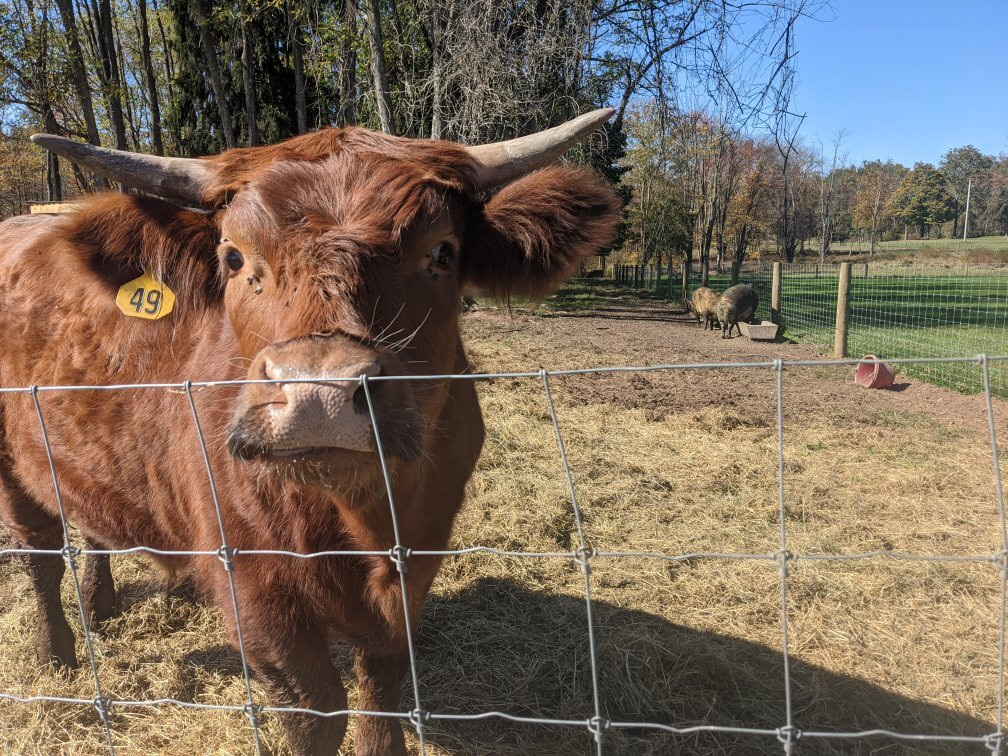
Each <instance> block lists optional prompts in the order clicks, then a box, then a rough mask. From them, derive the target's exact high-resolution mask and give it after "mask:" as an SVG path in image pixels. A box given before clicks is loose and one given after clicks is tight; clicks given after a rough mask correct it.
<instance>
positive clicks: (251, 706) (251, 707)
mask: <svg viewBox="0 0 1008 756" xmlns="http://www.w3.org/2000/svg"><path fill="white" fill-rule="evenodd" d="M262 710H263V707H262V705H260V704H257V703H256V702H255V701H249V702H248V703H247V704H245V705H244V706H243V707H242V713H243V714H244V715H245V716H246V717H248V720H249V722H250V723H251V724H252V727H259V715H260V714H262Z"/></svg>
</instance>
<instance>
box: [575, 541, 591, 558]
mask: <svg viewBox="0 0 1008 756" xmlns="http://www.w3.org/2000/svg"><path fill="white" fill-rule="evenodd" d="M574 555H575V556H576V557H577V558H578V559H580V560H581V561H582V562H585V563H587V562H588V560H589V559H591V558H592V557H593V556H595V549H594V547H593V546H592V545H591V544H585V545H584V546H582V547H581V548H580V549H578V550H577V551H575V552H574Z"/></svg>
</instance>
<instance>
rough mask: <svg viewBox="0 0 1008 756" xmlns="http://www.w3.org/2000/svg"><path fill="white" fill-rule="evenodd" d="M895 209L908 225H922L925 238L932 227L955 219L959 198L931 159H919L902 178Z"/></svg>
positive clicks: (921, 232) (894, 204) (897, 190)
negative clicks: (955, 196)
mask: <svg viewBox="0 0 1008 756" xmlns="http://www.w3.org/2000/svg"><path fill="white" fill-rule="evenodd" d="M892 213H893V215H894V216H896V217H897V218H899V219H900V220H902V221H903V222H904V223H906V224H908V225H915V226H917V228H918V235H919V237H920V238H922V239H923V238H924V236H925V232H927V235H928V237H929V238H930V228H931V227H932V226H940V225H941V224H942V223H945V222H946V221H950V220H952V218H953V216H954V215H955V199H954V198H953V197H952V195H951V194H950V193H949V191H948V188H947V186H946V182H945V176H944V175H942V173H941V172H940V171H938V170H936V169H935V167H934V166H933V165H931V164H930V163H916V164H915V165H914V167H913V170H912V171H910V172H909V173H908V174H907V175H906V176H905V177H904V178H903V180H902V181H901V182H900V185H899V187H898V188H897V189H896V191H895V193H894V194H893V197H892Z"/></svg>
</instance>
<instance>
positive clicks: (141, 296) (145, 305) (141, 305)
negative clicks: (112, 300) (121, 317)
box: [116, 273, 175, 320]
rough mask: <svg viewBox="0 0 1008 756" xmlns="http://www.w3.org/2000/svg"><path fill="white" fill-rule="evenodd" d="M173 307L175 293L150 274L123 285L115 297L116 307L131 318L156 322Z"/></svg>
mask: <svg viewBox="0 0 1008 756" xmlns="http://www.w3.org/2000/svg"><path fill="white" fill-rule="evenodd" d="M174 306H175V292H173V291H172V290H171V289H169V288H168V287H167V286H166V285H165V283H164V282H162V281H157V280H155V278H154V277H153V276H152V275H151V274H150V273H144V274H143V275H142V276H140V277H139V278H134V279H133V280H132V281H130V282H128V283H124V284H123V285H122V286H120V287H119V293H118V294H117V295H116V307H118V308H119V309H120V310H122V311H123V314H125V315H129V316H130V317H131V318H145V319H147V320H157V319H158V318H163V317H164V316H165V315H167V314H168V313H170V312H171V311H172V308H173V307H174Z"/></svg>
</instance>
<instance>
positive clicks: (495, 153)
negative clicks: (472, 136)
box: [467, 108, 616, 189]
mask: <svg viewBox="0 0 1008 756" xmlns="http://www.w3.org/2000/svg"><path fill="white" fill-rule="evenodd" d="M615 112H616V111H615V110H613V109H612V108H602V109H601V110H593V111H592V112H591V113H585V114H584V115H581V116H578V117H577V118H575V119H573V120H571V121H567V123H564V124H561V125H559V126H554V127H553V128H552V129H546V130H545V131H539V132H536V133H535V134H529V135H528V136H523V137H518V138H517V139H510V140H508V141H507V142H494V143H493V144H481V145H478V146H475V147H468V148H467V149H468V150H469V154H470V155H472V156H473V157H474V158H476V160H477V161H478V162H479V169H478V170H479V183H480V187H481V188H483V189H491V188H493V187H495V186H501V185H502V184H506V183H508V182H509V181H513V180H514V179H516V178H518V177H519V176H524V175H525V174H526V173H530V172H531V171H534V170H535V169H536V168H542V167H543V166H544V165H549V164H550V163H552V162H553V161H554V160H556V159H557V158H558V157H560V156H561V155H562V154H563V153H564V152H566V151H567V150H568V149H570V148H571V147H573V146H574V145H575V144H577V143H578V142H580V141H582V140H583V139H585V137H587V136H588V135H589V134H591V133H592V132H593V131H595V129H597V128H598V127H599V126H601V125H602V124H603V123H605V122H606V121H608V120H609V119H610V118H612V117H613V114H614V113H615Z"/></svg>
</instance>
